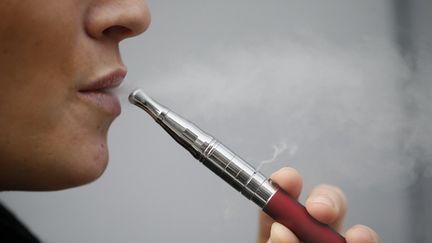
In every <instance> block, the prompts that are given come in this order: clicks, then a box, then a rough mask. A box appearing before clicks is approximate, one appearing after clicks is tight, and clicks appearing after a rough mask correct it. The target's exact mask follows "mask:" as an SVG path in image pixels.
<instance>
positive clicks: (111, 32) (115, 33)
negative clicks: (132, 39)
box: [102, 25, 133, 41]
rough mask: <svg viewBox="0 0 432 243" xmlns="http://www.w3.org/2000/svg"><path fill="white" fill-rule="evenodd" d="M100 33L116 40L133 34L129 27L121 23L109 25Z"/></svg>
mask: <svg viewBox="0 0 432 243" xmlns="http://www.w3.org/2000/svg"><path fill="white" fill-rule="evenodd" d="M102 33H103V35H104V36H107V37H109V38H113V39H116V40H118V41H120V40H123V39H124V38H127V37H128V36H131V35H132V34H133V33H132V30H131V29H129V28H126V27H124V26H121V25H115V26H111V27H109V28H107V29H105V30H104V31H103V32H102Z"/></svg>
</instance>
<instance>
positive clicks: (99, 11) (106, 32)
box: [0, 0, 378, 243]
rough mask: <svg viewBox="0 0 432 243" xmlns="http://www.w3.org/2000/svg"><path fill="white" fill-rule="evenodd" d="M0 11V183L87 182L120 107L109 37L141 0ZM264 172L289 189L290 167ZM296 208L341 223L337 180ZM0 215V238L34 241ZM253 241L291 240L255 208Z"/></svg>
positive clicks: (294, 180) (26, 186)
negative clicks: (257, 217)
mask: <svg viewBox="0 0 432 243" xmlns="http://www.w3.org/2000/svg"><path fill="white" fill-rule="evenodd" d="M0 15H1V16H2V21H1V22H0V114H1V115H0V134H1V136H0V190H41V191H42V190H58V189H64V188H69V187H75V186H79V185H83V184H86V183H89V182H92V181H94V180H95V179H97V178H98V177H99V176H100V175H101V174H102V173H103V171H104V169H105V167H106V165H107V162H108V149H107V140H106V137H107V131H108V128H109V126H110V124H111V122H112V121H113V120H114V119H115V118H116V117H117V116H118V115H119V114H120V105H119V102H118V100H117V99H116V98H115V97H113V96H112V95H109V94H107V93H106V92H105V90H106V89H108V88H112V87H115V86H117V85H119V84H120V83H121V82H122V80H123V78H124V77H125V75H126V67H125V66H124V65H123V63H122V61H121V57H120V53H119V43H120V42H121V41H122V40H124V39H126V38H129V37H133V36H136V35H139V34H141V33H142V32H144V31H145V30H146V28H147V27H148V26H149V24H150V13H149V11H148V9H147V6H146V5H145V3H144V2H143V1H141V0H80V1H74V0H62V1H58V0H45V1H17V0H2V1H0ZM272 178H273V179H274V181H275V182H276V183H278V184H279V185H280V186H281V187H282V188H283V189H285V190H286V191H287V192H288V193H289V194H291V195H292V196H293V197H297V196H298V195H299V193H300V191H301V184H302V182H301V177H300V175H299V174H298V173H297V172H296V171H295V170H294V169H291V168H284V169H281V170H279V171H278V172H276V173H275V174H274V175H273V176H272ZM306 207H307V209H308V211H309V212H310V213H311V214H312V215H313V216H314V217H315V218H317V219H318V220H319V221H322V222H324V223H327V224H330V225H332V226H333V227H335V228H336V229H337V230H340V229H341V227H342V221H343V217H344V214H345V210H346V200H345V197H344V195H343V193H342V192H341V191H340V190H339V189H338V188H336V187H333V186H328V185H322V186H318V187H317V188H315V189H314V190H313V191H312V193H311V194H310V196H309V198H308V200H307V202H306ZM0 217H1V218H0V228H1V229H0V234H1V235H0V240H2V242H3V239H12V240H13V239H16V240H18V239H21V240H20V242H25V241H24V240H23V239H25V240H27V241H28V242H37V241H36V239H34V238H32V237H31V234H30V233H29V232H28V231H27V230H25V228H23V227H22V225H21V224H20V223H19V222H18V221H16V219H15V218H14V217H13V216H12V215H11V214H9V213H8V212H7V211H6V210H3V211H2V213H0ZM7 237H9V238H7ZM20 237H21V238H20ZM26 237H27V238H26ZM346 238H347V241H348V242H349V243H357V242H363V243H369V242H370V243H372V242H378V237H377V235H376V233H375V232H374V231H372V230H371V229H369V228H368V227H366V226H355V227H353V228H351V229H350V230H348V231H347V232H346ZM258 242H299V241H298V240H297V239H296V237H295V235H294V234H292V233H291V231H290V230H288V229H287V228H285V227H284V226H282V225H280V224H277V223H273V221H271V219H269V218H268V217H267V216H265V215H264V214H263V215H261V217H260V230H259V236H258Z"/></svg>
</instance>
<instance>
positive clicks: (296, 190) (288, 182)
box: [271, 167, 303, 199]
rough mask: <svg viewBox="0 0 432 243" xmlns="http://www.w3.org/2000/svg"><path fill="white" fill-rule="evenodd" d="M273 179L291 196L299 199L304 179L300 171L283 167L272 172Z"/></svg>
mask: <svg viewBox="0 0 432 243" xmlns="http://www.w3.org/2000/svg"><path fill="white" fill-rule="evenodd" d="M271 179H272V181H273V182H275V183H276V184H277V185H278V186H279V187H280V188H282V190H284V191H285V192H287V193H288V194H289V195H290V196H291V197H293V198H295V199H297V198H298V197H299V195H300V192H301V190H302V187H303V180H302V177H301V176H300V174H299V173H298V171H297V170H296V169H294V168H291V167H283V168H281V169H279V170H278V171H276V172H275V173H273V174H272V176H271Z"/></svg>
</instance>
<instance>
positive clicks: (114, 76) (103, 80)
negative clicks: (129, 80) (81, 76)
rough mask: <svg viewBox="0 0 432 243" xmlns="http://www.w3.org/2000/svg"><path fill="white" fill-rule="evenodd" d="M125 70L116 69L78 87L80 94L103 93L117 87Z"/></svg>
mask: <svg viewBox="0 0 432 243" xmlns="http://www.w3.org/2000/svg"><path fill="white" fill-rule="evenodd" d="M126 74H127V71H126V68H117V69H115V70H113V71H111V72H109V73H108V74H105V75H102V76H100V77H99V78H96V79H95V80H94V81H92V82H90V83H88V84H85V85H83V86H82V87H80V89H79V91H80V92H91V91H103V90H106V89H111V88H115V87H118V86H119V85H120V84H121V83H122V82H123V79H124V78H125V77H126Z"/></svg>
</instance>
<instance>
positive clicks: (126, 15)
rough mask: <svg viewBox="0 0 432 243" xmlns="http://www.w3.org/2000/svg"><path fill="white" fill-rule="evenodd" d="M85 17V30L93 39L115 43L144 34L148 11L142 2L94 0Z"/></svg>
mask: <svg viewBox="0 0 432 243" xmlns="http://www.w3.org/2000/svg"><path fill="white" fill-rule="evenodd" d="M93 2H94V4H92V5H91V6H90V7H89V8H88V11H87V12H86V16H85V22H84V23H85V29H86V32H87V34H88V35H89V36H91V37H92V38H95V39H110V40H114V41H117V42H120V41H122V40H123V39H125V38H129V37H133V36H136V35H139V34H141V33H142V32H144V31H145V30H146V29H147V28H148V26H149V25H150V11H149V9H148V7H147V5H146V3H145V2H144V1H143V0H96V1H93Z"/></svg>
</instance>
